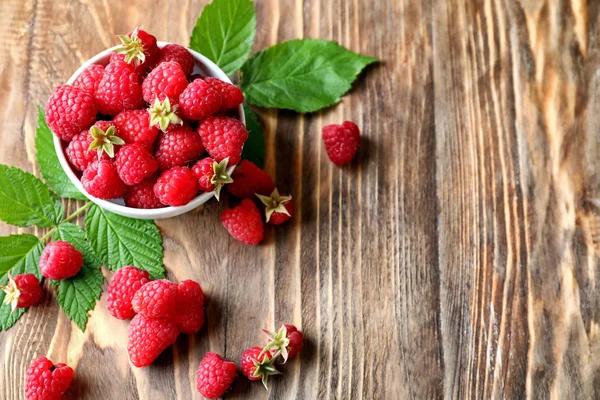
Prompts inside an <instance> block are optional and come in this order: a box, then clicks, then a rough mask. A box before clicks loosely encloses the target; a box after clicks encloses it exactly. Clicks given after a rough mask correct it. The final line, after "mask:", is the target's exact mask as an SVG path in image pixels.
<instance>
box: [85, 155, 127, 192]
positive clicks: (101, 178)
mask: <svg viewBox="0 0 600 400" xmlns="http://www.w3.org/2000/svg"><path fill="white" fill-rule="evenodd" d="M81 184H82V185H83V188H84V189H85V190H86V191H87V192H88V193H89V194H91V195H92V196H94V197H97V198H99V199H104V200H109V199H116V198H119V197H121V196H123V194H125V191H126V190H127V186H125V183H124V182H123V181H122V180H121V178H119V174H118V172H117V168H116V167H115V165H114V164H113V163H112V162H110V161H108V160H98V161H94V162H93V163H91V164H90V165H89V166H88V167H87V168H86V169H85V171H83V175H82V177H81Z"/></svg>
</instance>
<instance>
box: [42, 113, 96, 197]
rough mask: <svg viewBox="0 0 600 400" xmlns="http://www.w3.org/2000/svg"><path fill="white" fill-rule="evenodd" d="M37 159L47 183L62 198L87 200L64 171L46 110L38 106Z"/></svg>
mask: <svg viewBox="0 0 600 400" xmlns="http://www.w3.org/2000/svg"><path fill="white" fill-rule="evenodd" d="M35 150H36V153H35V157H36V159H37V162H38V165H39V166H40V173H41V174H42V176H43V177H44V180H45V181H46V183H47V184H48V185H49V186H50V187H51V188H52V189H54V191H55V192H56V193H57V194H58V195H59V196H60V197H66V198H69V199H77V200H86V197H85V196H84V195H83V194H82V193H81V192H80V191H79V190H77V188H76V187H75V185H73V183H72V182H71V180H70V179H69V177H68V176H67V174H65V171H64V170H63V169H62V166H61V165H60V162H59V161H58V157H57V156H56V151H55V150H54V142H53V137H52V131H51V130H50V128H48V125H47V124H46V120H45V119H44V110H42V108H41V107H39V106H38V123H37V129H36V134H35Z"/></svg>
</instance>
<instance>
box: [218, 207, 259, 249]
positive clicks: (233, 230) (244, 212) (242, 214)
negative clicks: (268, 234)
mask: <svg viewBox="0 0 600 400" xmlns="http://www.w3.org/2000/svg"><path fill="white" fill-rule="evenodd" d="M221 222H222V223H223V226H224V227H225V229H227V231H228V232H229V233H230V234H231V236H233V237H234V239H236V240H239V241H240V242H242V243H244V244H248V245H257V244H259V243H260V242H262V240H263V239H264V237H265V227H264V225H263V221H262V216H261V214H260V211H259V210H258V208H257V207H256V204H254V202H253V201H252V200H250V199H244V200H242V204H240V205H239V206H237V207H235V208H233V209H227V210H225V211H224V212H223V214H222V215H221Z"/></svg>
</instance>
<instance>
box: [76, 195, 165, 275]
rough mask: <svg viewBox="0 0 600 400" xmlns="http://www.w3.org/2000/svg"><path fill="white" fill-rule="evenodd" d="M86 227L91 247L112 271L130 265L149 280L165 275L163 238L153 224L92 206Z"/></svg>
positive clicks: (86, 219)
mask: <svg viewBox="0 0 600 400" xmlns="http://www.w3.org/2000/svg"><path fill="white" fill-rule="evenodd" d="M85 227H86V230H87V234H88V239H89V241H90V244H91V245H92V248H93V249H94V250H95V252H96V254H97V255H98V257H99V258H100V260H101V261H102V262H103V263H104V264H105V265H106V266H107V267H108V268H110V269H111V270H113V271H116V270H117V269H119V268H121V267H124V266H126V265H133V266H136V267H138V268H141V269H145V270H146V271H148V272H149V273H150V276H151V277H152V278H155V279H158V278H163V277H164V276H165V268H164V266H163V262H162V261H163V249H162V237H161V235H160V232H159V230H158V228H157V227H156V225H155V224H154V222H153V221H149V220H141V219H132V218H127V217H122V216H120V215H117V214H113V213H111V212H109V211H106V210H103V209H102V208H100V207H98V206H96V205H95V204H94V205H92V206H91V207H90V209H89V210H88V213H87V215H86V217H85Z"/></svg>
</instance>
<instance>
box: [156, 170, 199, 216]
mask: <svg viewBox="0 0 600 400" xmlns="http://www.w3.org/2000/svg"><path fill="white" fill-rule="evenodd" d="M197 193H198V180H197V179H196V177H195V176H194V173H193V172H192V170H191V169H189V168H187V167H173V168H171V169H170V170H168V171H165V172H163V173H162V174H161V175H160V177H159V178H158V180H157V181H156V184H155V185H154V194H155V195H156V197H157V198H158V199H159V200H160V201H161V202H162V203H163V204H165V205H168V206H173V207H177V206H183V205H186V204H187V203H189V202H190V201H191V200H192V199H193V198H194V197H195V196H196V194H197Z"/></svg>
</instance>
